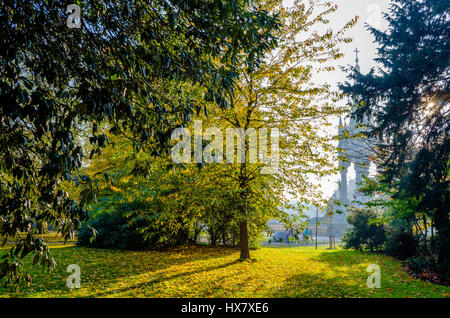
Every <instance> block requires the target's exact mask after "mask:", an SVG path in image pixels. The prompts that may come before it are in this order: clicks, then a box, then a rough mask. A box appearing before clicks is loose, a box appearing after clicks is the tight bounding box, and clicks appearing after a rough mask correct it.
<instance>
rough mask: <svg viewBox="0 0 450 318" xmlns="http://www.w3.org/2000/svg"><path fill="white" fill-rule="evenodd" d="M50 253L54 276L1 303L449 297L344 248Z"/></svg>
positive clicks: (40, 277)
mask: <svg viewBox="0 0 450 318" xmlns="http://www.w3.org/2000/svg"><path fill="white" fill-rule="evenodd" d="M52 253H53V255H54V257H55V260H56V261H57V263H58V265H57V268H56V270H55V271H53V272H46V271H44V270H42V269H41V268H33V269H31V273H32V275H33V283H32V284H31V286H29V287H25V286H21V287H20V288H19V289H18V291H17V292H16V291H15V290H13V289H5V288H3V287H0V297H449V296H450V288H448V287H444V286H439V285H433V284H431V283H426V282H422V281H420V280H416V279H413V278H411V277H410V276H409V275H408V274H406V273H405V272H403V271H402V270H401V263H400V262H399V261H397V260H394V259H392V258H389V257H386V256H383V255H377V254H369V253H363V252H357V251H346V250H341V249H338V250H325V249H321V250H318V251H316V250H315V249H314V248H313V247H291V248H271V247H263V248H261V249H258V250H256V251H252V257H253V258H254V259H255V261H253V262H238V261H236V260H237V258H238V257H239V252H238V251H237V250H235V249H229V248H210V247H206V246H205V247H186V248H177V249H173V250H169V251H146V252H132V251H114V250H100V249H88V248H82V247H76V246H67V245H66V246H64V245H57V246H53V247H52ZM30 259H31V258H30ZM30 259H27V266H29V265H30ZM69 264H78V265H79V266H80V268H81V288H80V289H74V290H72V291H71V290H69V289H68V288H67V287H66V286H65V282H66V279H67V277H68V276H69V275H70V273H67V272H66V268H67V266H68V265H69ZM369 264H378V265H379V266H380V267H381V288H380V289H374V290H372V289H369V288H367V286H366V280H367V277H368V276H369V275H370V273H367V272H366V268H367V266H368V265H369ZM30 268H31V267H30Z"/></svg>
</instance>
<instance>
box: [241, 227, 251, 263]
mask: <svg viewBox="0 0 450 318" xmlns="http://www.w3.org/2000/svg"><path fill="white" fill-rule="evenodd" d="M239 236H240V246H241V257H240V259H241V260H246V259H249V258H250V249H249V248H248V229H247V222H246V221H244V222H242V223H241V224H240V235H239Z"/></svg>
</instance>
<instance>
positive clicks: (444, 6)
mask: <svg viewBox="0 0 450 318" xmlns="http://www.w3.org/2000/svg"><path fill="white" fill-rule="evenodd" d="M449 7H450V4H449V3H448V1H445V0H422V1H410V0H394V1H393V2H392V4H391V6H390V9H389V11H388V13H386V14H385V19H386V20H387V21H388V23H389V28H388V29H387V30H386V31H385V32H382V31H379V30H377V29H374V28H372V27H368V29H369V30H370V32H371V33H372V34H373V35H374V36H375V39H376V42H377V43H378V44H379V48H378V53H377V59H376V62H377V63H378V64H379V67H377V68H374V69H372V70H371V72H370V73H369V74H367V75H365V76H364V75H361V74H359V73H358V72H355V73H354V74H353V75H350V78H351V79H353V80H354V84H350V83H348V82H347V83H345V84H343V85H341V88H342V89H343V90H344V92H345V93H348V94H351V95H358V96H360V103H359V107H358V108H357V110H356V111H355V112H354V114H353V115H354V116H355V117H357V118H359V119H362V118H363V117H364V116H367V118H368V119H369V123H370V124H369V127H368V130H369V135H370V136H372V137H377V138H378V140H379V141H380V142H379V145H378V147H377V150H378V154H379V156H380V157H379V159H381V162H382V164H381V166H380V169H379V170H380V172H381V176H382V178H381V180H382V182H383V183H386V184H387V185H389V186H390V187H392V188H393V189H395V195H394V198H404V199H406V200H418V202H419V204H418V209H420V210H422V211H426V213H427V214H428V216H429V217H430V218H431V219H432V220H433V226H434V227H435V228H436V229H437V231H438V237H437V247H438V263H439V266H440V270H441V272H442V273H447V274H448V273H449V272H450V222H449V211H450V209H449V207H450V196H449V182H450V181H449V167H450V161H449V152H450V135H449V130H450V105H449V98H450V92H449V86H450V81H449V71H450V68H449V53H450V42H449V40H448V39H449V33H450V19H449ZM353 71H355V70H353Z"/></svg>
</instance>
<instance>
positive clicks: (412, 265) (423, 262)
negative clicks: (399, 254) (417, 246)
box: [405, 256, 436, 274]
mask: <svg viewBox="0 0 450 318" xmlns="http://www.w3.org/2000/svg"><path fill="white" fill-rule="evenodd" d="M405 263H406V265H407V266H408V268H409V269H410V270H411V271H413V272H414V273H416V274H421V273H422V272H423V271H424V270H425V269H428V270H431V271H434V270H435V268H436V260H435V259H434V258H433V257H424V256H416V257H411V258H409V259H407V260H406V262H405Z"/></svg>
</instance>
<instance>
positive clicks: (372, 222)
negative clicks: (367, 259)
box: [342, 207, 386, 251]
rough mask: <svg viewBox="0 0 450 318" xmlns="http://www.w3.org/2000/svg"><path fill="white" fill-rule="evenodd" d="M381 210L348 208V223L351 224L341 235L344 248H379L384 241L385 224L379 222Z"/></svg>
mask: <svg viewBox="0 0 450 318" xmlns="http://www.w3.org/2000/svg"><path fill="white" fill-rule="evenodd" d="M380 217H381V212H380V211H378V210H375V209H373V208H355V207H352V208H350V214H349V215H348V217H347V221H348V223H350V224H351V225H353V227H352V228H349V229H348V230H347V233H346V234H345V235H344V237H343V239H342V240H343V242H344V248H347V249H348V248H355V249H359V250H361V249H364V248H368V249H370V250H371V251H372V250H374V249H377V250H380V249H381V248H382V246H383V244H384V243H385V241H386V234H385V226H384V225H383V224H381V223H380V222H377V221H379V220H380Z"/></svg>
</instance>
